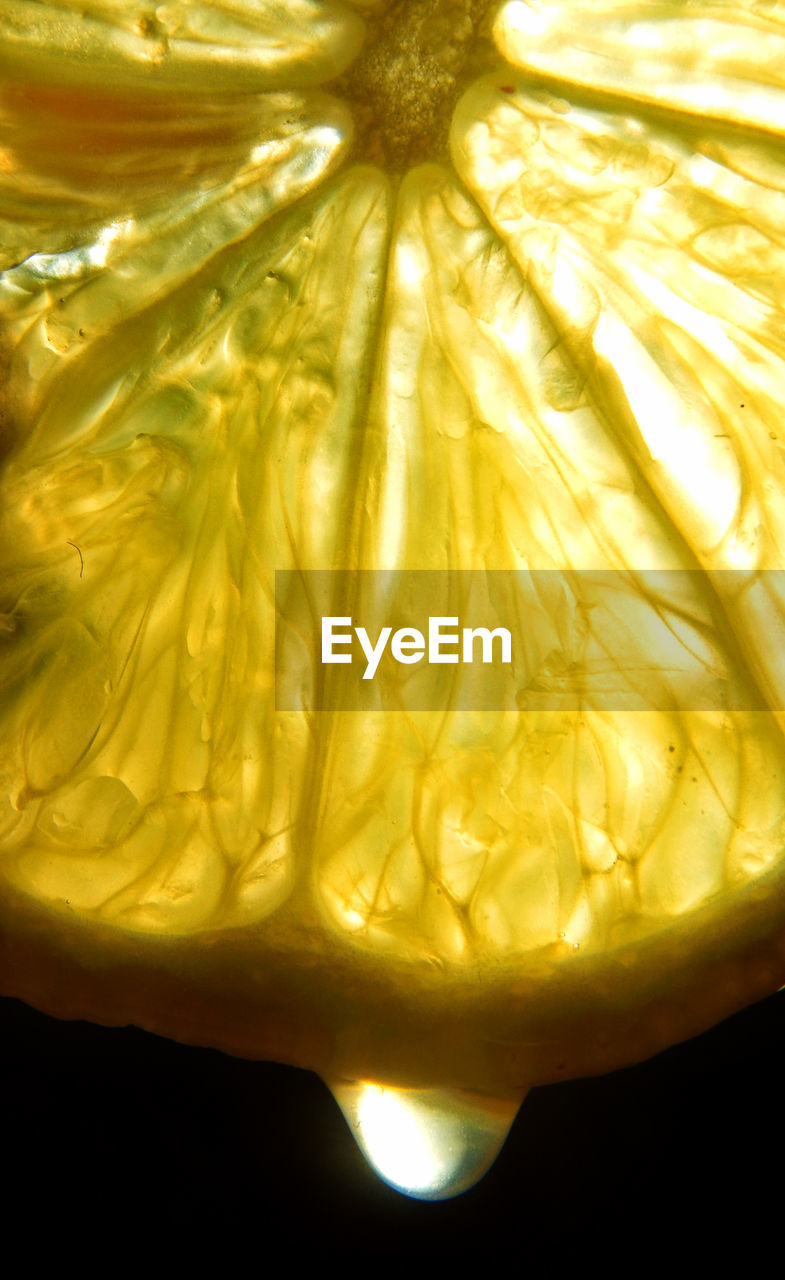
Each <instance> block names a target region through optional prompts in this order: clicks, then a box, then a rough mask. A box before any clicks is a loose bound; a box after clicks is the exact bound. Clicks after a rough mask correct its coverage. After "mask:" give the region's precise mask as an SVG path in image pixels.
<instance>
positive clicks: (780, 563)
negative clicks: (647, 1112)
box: [0, 0, 785, 1197]
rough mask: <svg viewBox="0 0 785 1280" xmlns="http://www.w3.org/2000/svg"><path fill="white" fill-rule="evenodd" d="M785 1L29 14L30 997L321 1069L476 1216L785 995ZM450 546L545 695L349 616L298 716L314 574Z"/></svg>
mask: <svg viewBox="0 0 785 1280" xmlns="http://www.w3.org/2000/svg"><path fill="white" fill-rule="evenodd" d="M784 17H785V9H784V8H783V6H781V5H778V4H771V3H765V4H764V3H761V4H750V5H747V6H746V7H745V8H744V9H743V10H740V9H739V8H738V6H736V5H732V4H721V3H720V4H716V5H713V6H712V10H711V14H710V16H708V17H707V16H706V13H705V6H701V5H700V4H697V3H695V4H690V3H687V4H680V5H672V6H667V5H662V4H661V3H653V2H649V0H639V2H638V3H636V4H632V5H631V4H627V3H625V4H624V5H621V4H618V3H615V2H613V0H597V2H596V3H588V4H585V5H582V6H581V8H580V11H579V12H576V11H575V10H574V8H573V7H572V6H570V5H569V4H568V3H566V0H565V2H564V3H556V2H554V3H550V4H549V3H531V4H525V5H524V4H520V3H517V2H516V0H512V2H511V3H508V4H501V5H491V4H483V3H479V2H475V0H457V2H453V0H411V3H407V2H406V0H400V3H397V4H394V5H393V6H391V7H382V6H377V5H373V4H367V5H359V4H358V5H356V6H354V7H352V6H341V5H338V4H335V5H332V4H330V5H327V4H325V5H316V4H301V3H296V2H293V3H291V4H290V3H289V2H288V0H287V2H286V3H283V2H282V0H281V2H279V3H269V4H266V3H261V2H252V0H247V2H246V3H237V2H234V3H232V4H223V3H219V2H216V3H212V4H206V3H196V2H194V3H190V4H188V3H184V2H181V3H173V4H171V5H164V6H158V7H156V9H155V10H154V11H153V10H151V11H150V13H149V14H147V13H141V14H140V11H139V7H138V6H135V5H134V6H132V5H130V4H126V3H125V2H124V0H93V2H92V3H91V4H90V5H88V6H85V5H84V3H81V2H80V3H79V4H78V5H77V4H75V3H74V4H72V3H70V2H69V0H60V2H59V3H46V4H40V3H31V2H29V0H11V3H10V4H8V5H7V6H6V7H5V8H4V12H3V15H2V17H0V36H2V44H0V71H2V73H3V82H2V98H1V99H0V120H2V125H3V137H2V140H1V145H2V151H0V192H1V193H2V204H0V224H1V225H2V234H0V244H2V246H3V248H2V250H1V251H0V253H1V254H2V256H1V257H0V268H2V274H0V324H1V325H2V330H1V332H2V339H1V341H2V346H1V347H0V353H1V359H2V370H3V374H2V386H1V387H0V420H1V421H2V436H1V437H0V438H1V439H2V446H3V453H4V461H3V471H2V478H1V480H0V485H1V488H0V492H1V493H2V507H1V509H0V522H1V524H2V529H1V532H0V582H1V583H2V591H3V598H2V600H0V724H1V726H2V728H1V731H0V777H2V787H1V788H0V875H2V877H3V894H2V904H1V906H0V910H2V924H3V928H4V930H5V931H6V932H7V934H8V936H9V938H10V939H11V940H12V941H11V944H10V946H9V949H8V954H7V958H6V960H5V961H4V969H3V973H2V982H3V989H4V990H5V991H6V992H8V993H12V994H17V995H20V996H22V997H24V998H25V999H27V1000H29V1001H30V1002H31V1003H34V1004H36V1005H38V1006H39V1007H41V1008H43V1009H46V1010H48V1011H50V1012H54V1013H57V1014H60V1015H61V1016H70V1017H75V1016H82V1017H89V1018H93V1019H96V1020H101V1021H113V1022H126V1021H135V1022H137V1023H139V1024H140V1025H143V1026H146V1027H149V1028H152V1029H155V1030H158V1031H161V1032H163V1033H164V1034H167V1035H170V1036H173V1037H179V1038H182V1039H184V1040H191V1041H198V1042H203V1043H209V1044H215V1045H218V1046H220V1047H222V1048H225V1049H228V1050H230V1051H232V1052H235V1053H241V1054H247V1055H250V1056H254V1057H258V1058H264V1057H269V1058H273V1059H278V1060H280V1061H286V1062H291V1063H293V1064H296V1065H301V1066H306V1067H310V1068H313V1069H315V1070H318V1071H319V1072H320V1073H321V1074H322V1075H323V1076H324V1077H325V1078H326V1079H328V1080H329V1081H330V1082H331V1084H332V1086H333V1088H334V1091H335V1093H336V1096H338V1097H339V1100H340V1101H341V1104H342V1105H343V1106H344V1109H345V1110H346V1112H347V1114H348V1115H349V1116H350V1119H351V1122H352V1123H353V1124H354V1125H355V1127H359V1130H360V1134H361V1139H362V1142H363V1145H364V1147H365V1149H366V1151H367V1152H368V1154H369V1156H370V1157H371V1158H372V1159H373V1160H375V1161H376V1163H377V1164H379V1166H380V1168H381V1171H382V1172H383V1175H384V1176H386V1177H388V1178H389V1179H390V1180H391V1181H392V1182H393V1183H394V1184H395V1185H397V1186H399V1187H401V1188H402V1189H404V1190H407V1191H409V1192H410V1193H412V1194H417V1195H423V1196H426V1197H429V1196H434V1195H443V1194H450V1193H455V1192H456V1191H457V1190H461V1189H463V1188H464V1187H465V1186H466V1185H467V1184H468V1182H470V1181H471V1180H472V1179H474V1178H476V1177H477V1176H479V1175H480V1174H481V1172H482V1170H483V1169H484V1168H485V1167H486V1166H487V1163H488V1159H489V1158H490V1157H491V1155H492V1153H493V1151H495V1150H496V1149H497V1148H498V1145H499V1142H500V1141H501V1138H502V1136H503V1133H504V1131H505V1128H506V1126H507V1125H508V1124H509V1122H510V1120H511V1117H512V1115H513V1114H514V1111H515V1107H516V1106H517V1104H518V1102H519V1101H520V1098H521V1097H522V1095H523V1093H524V1092H525V1091H526V1089H528V1088H529V1087H530V1086H531V1085H533V1084H536V1083H540V1082H544V1081H548V1080H551V1079H554V1078H559V1077H562V1076H565V1075H578V1074H582V1073H587V1072H596V1071H600V1070H605V1069H608V1068H610V1067H613V1066H617V1065H620V1064H621V1063H624V1062H629V1061H633V1060H636V1059H639V1058H641V1057H644V1056H646V1055H647V1054H650V1053H652V1052H654V1051H656V1050H657V1049H658V1048H661V1047H662V1046H664V1045H666V1044H668V1043H672V1042H674V1041H675V1040H678V1039H680V1038H683V1037H684V1036H687V1035H689V1034H692V1033H693V1032H695V1031H697V1030H698V1029H700V1028H702V1027H705V1026H708V1025H710V1024H711V1023H712V1022H714V1021H716V1020H717V1019H718V1018H720V1017H722V1016H724V1015H725V1014H727V1013H728V1012H730V1011H732V1010H733V1009H735V1008H738V1007H740V1006H741V1005H743V1004H744V1003H746V1002H749V1001H751V1000H753V999H755V998H756V997H757V996H759V995H763V994H765V993H767V992H769V991H771V990H773V989H775V988H776V987H777V985H778V984H780V983H781V982H782V981H783V970H784V969H785V939H784V938H783V908H782V905H781V903H782V887H783V886H782V877H783V864H782V848H783V843H784V842H785V746H784V745H783V739H782V728H783V721H782V709H783V707H785V701H784V699H785V658H784V657H783V654H785V646H784V645H783V640H785V579H784V578H783V577H782V574H781V572H780V571H781V570H783V569H785V497H784V496H783V495H785V464H783V454H782V444H781V440H780V433H781V420H782V409H783V405H784V404H785V348H784V347H783V341H782V310H783V306H782V302H783V296H784V295H783V282H784V281H785V257H784V255H783V245H782V234H781V227H782V215H783V208H784V207H785V205H784V204H783V202H784V201H785V194H784V193H785V167H783V158H782V157H783V152H782V141H781V133H782V129H783V127H785V120H784V118H783V112H784V110H785V107H784V105H783V104H785V92H783V90H784V89H785V86H784V85H783V73H782V71H781V67H782V66H783V65H785V64H784V63H783V61H782V59H781V58H779V56H778V51H780V52H781V46H782V44H783V38H784V37H783V31H784V30H785V28H784V27H783V19H784ZM416 574H426V575H435V576H433V577H430V578H427V579H426V581H427V582H428V583H436V582H441V583H442V584H443V585H444V590H445V591H446V592H447V595H446V597H445V599H446V601H447V603H446V604H445V605H444V607H443V609H442V606H441V605H440V606H439V609H440V612H442V611H444V612H446V613H450V614H451V613H452V611H453V610H452V607H451V606H450V607H448V605H449V602H450V601H453V603H455V601H457V602H458V604H459V605H461V606H464V605H467V603H468V599H469V597H468V594H467V592H468V587H467V586H466V583H467V582H468V581H469V579H470V578H471V579H472V581H477V580H478V578H479V580H480V581H481V583H483V584H485V585H484V586H483V587H482V590H483V591H485V593H486V594H485V595H484V597H483V599H484V601H485V603H486V604H487V605H488V607H490V603H491V601H492V600H496V599H497V596H498V595H499V592H501V595H502V596H503V595H504V592H505V591H506V592H507V595H508V597H509V599H508V604H510V600H511V601H512V604H510V607H511V608H513V609H516V608H517V609H518V611H519V613H522V614H523V615H524V618H525V625H524V626H523V632H524V637H525V645H524V648H525V650H526V653H525V661H523V666H522V667H519V668H516V670H517V671H518V672H519V674H520V672H521V671H522V672H523V674H522V675H521V677H520V678H521V680H522V681H523V683H522V685H521V686H520V689H522V690H523V693H522V694H521V696H520V697H519V698H518V700H517V701H516V702H514V704H513V705H507V704H500V705H496V704H493V705H491V706H490V707H489V706H485V705H483V706H477V705H475V703H473V702H472V697H471V694H470V684H469V683H468V682H469V681H470V674H469V673H467V671H466V670H465V669H460V670H458V669H457V668H456V670H455V673H454V676H451V678H450V679H449V680H448V681H446V683H443V684H442V685H439V686H438V690H440V692H439V696H438V697H437V698H436V701H435V702H434V703H433V704H429V705H428V706H427V707H425V708H423V706H422V705H419V704H418V705H415V706H410V705H408V704H407V703H406V699H405V697H404V693H403V690H404V689H405V687H406V686H404V684H403V683H402V681H401V680H400V679H398V681H397V683H396V681H395V680H393V681H392V682H391V683H390V682H388V687H389V688H390V689H391V690H392V695H393V696H392V702H391V703H389V704H384V705H381V704H380V705H378V706H371V707H366V708H365V709H363V710H361V711H357V710H352V709H351V707H350V706H349V705H348V704H347V702H346V701H345V700H343V699H344V693H343V692H342V690H343V691H344V692H345V687H346V686H345V683H342V682H341V680H340V679H338V680H336V681H332V682H328V683H325V678H324V673H323V672H322V671H321V670H320V661H319V650H318V644H317V640H316V636H317V632H316V630H311V629H310V628H309V625H308V624H306V625H305V626H299V630H298V629H297V628H296V627H295V628H294V632H295V640H296V643H294V645H293V651H295V650H296V653H297V655H298V656H297V658H296V664H295V666H294V668H292V669H293V670H294V672H295V677H296V678H293V679H294V688H295V696H294V701H293V702H290V703H286V705H285V706H284V705H283V704H282V703H281V701H280V697H279V700H278V701H276V698H277V695H279V694H280V689H279V688H277V684H276V681H277V677H278V676H279V674H280V671H279V668H280V662H281V658H280V655H281V653H282V652H283V649H282V644H283V642H282V638H281V637H282V632H283V631H285V626H284V624H285V623H287V624H288V625H289V629H290V631H291V630H292V627H293V623H292V618H291V617H289V618H283V617H282V610H283V611H284V612H285V610H284V606H283V604H282V597H281V596H280V594H279V595H277V594H276V585H277V582H285V583H298V582H299V583H305V587H306V602H308V601H310V602H311V603H312V602H313V600H314V598H315V597H314V596H313V592H314V591H316V586H315V583H316V581H317V578H318V575H322V576H323V579H324V581H325V582H326V583H327V588H326V590H327V596H326V597H325V599H327V600H328V601H329V603H330V609H331V610H332V611H333V613H334V614H335V615H336V616H344V615H349V614H351V613H356V612H357V610H358V609H359V610H363V609H371V608H372V597H373V596H374V592H375V591H376V589H377V585H378V583H379V582H380V581H382V580H384V581H394V582H397V583H399V584H400V583H404V586H405V589H404V587H400V589H399V588H396V590H397V591H398V594H397V595H396V594H395V593H394V592H393V594H392V595H391V594H389V593H388V594H387V595H386V596H385V604H386V606H387V607H389V608H390V609H392V610H395V611H398V612H400V611H401V610H404V606H405V604H406V600H407V599H408V597H407V595H406V592H407V591H408V590H410V588H411V583H412V582H413V581H414V579H413V578H412V577H411V576H408V577H407V575H416ZM598 574H599V575H600V576H601V575H603V574H604V575H606V580H605V581H606V585H607V581H612V583H613V584H614V587H613V598H612V600H610V601H609V597H608V595H607V592H606V594H604V595H603V594H602V593H600V594H598V590H599V588H598V586H597V583H598V578H597V575H598ZM313 575H316V577H314V576H313ZM324 575H326V577H324ZM347 575H348V577H347ZM358 575H360V576H358ZM369 575H370V576H369ZM374 575H376V576H374ZM380 575H381V576H380ZM385 575H387V577H385ZM390 575H393V576H392V578H391V577H390ZM396 575H398V576H396ZM494 575H497V576H496V577H494ZM657 575H665V577H658V576H657ZM319 580H320V581H321V580H322V579H319ZM502 580H503V581H504V582H505V583H506V584H507V585H506V586H505V587H504V589H502V588H498V590H497V588H496V587H494V588H493V591H492V590H491V585H492V584H493V583H497V582H499V581H502ZM522 581H525V582H526V583H527V584H528V585H527V586H526V589H525V591H524V592H523V595H521V594H520V584H521V582H522ZM347 584H348V585H347ZM369 584H370V585H369ZM374 584H377V585H374ZM488 584H491V585H488ZM513 588H514V589H513ZM494 592H495V593H496V594H494ZM309 593H311V594H309ZM516 593H517V594H516ZM429 598H430V603H431V606H432V611H433V610H435V609H436V604H437V601H438V599H439V598H440V597H439V595H438V589H437V588H436V587H434V588H433V589H431V587H430V586H429V587H428V589H427V591H425V596H424V598H422V599H421V603H422V604H423V605H427V604H428V599H429ZM288 607H289V604H288V597H287V604H286V608H288ZM456 607H457V605H456ZM404 611H405V610H404ZM321 613H322V615H324V609H322V610H321ZM298 625H299V624H298ZM603 627H604V628H605V629H604V630H603ZM287 643H288V642H287ZM287 652H288V651H287ZM685 655H688V656H689V660H690V661H691V662H694V663H695V664H696V666H697V669H699V671H700V672H701V673H702V674H701V678H702V679H703V678H704V677H705V681H708V682H709V684H710V685H711V688H712V689H713V690H714V693H713V694H712V698H711V699H710V700H709V701H708V702H706V703H695V702H694V701H693V702H687V703H684V702H683V701H682V702H680V701H679V699H678V697H676V695H675V693H674V687H675V686H674V685H673V672H674V671H675V670H676V669H677V668H678V669H679V670H680V669H681V668H680V667H679V663H681V662H682V660H683V659H684V660H685V661H686V659H685ZM598 672H599V673H600V675H601V677H602V680H605V679H606V677H607V678H610V677H612V680H613V681H614V682H616V683H615V684H614V689H615V690H616V694H618V680H619V679H621V676H620V674H619V673H620V672H623V673H624V681H626V683H625V684H624V689H625V691H627V690H628V687H634V692H635V695H636V697H637V699H638V701H637V702H636V703H635V704H634V706H633V707H632V708H631V707H630V706H629V705H628V704H627V702H625V701H624V699H623V698H622V699H621V700H617V701H613V699H612V700H611V702H610V703H609V702H608V701H607V700H605V701H603V698H602V697H600V696H599V695H598V692H597V690H598V685H597V679H598ZM630 673H633V674H632V675H631V674H630ZM630 682H632V684H631V685H630ZM603 687H605V686H603ZM701 687H702V688H703V685H702V686H701ZM543 689H545V690H546V692H548V696H549V697H550V698H551V700H550V701H547V700H546V703H545V705H540V704H537V703H536V700H535V702H532V700H531V697H530V695H532V694H534V693H536V692H538V691H539V692H541V691H542V690H543ZM519 692H520V690H519ZM556 693H558V698H557V697H556ZM524 695H525V696H524ZM614 696H616V695H614ZM396 699H397V701H396ZM403 1088H405V1089H407V1090H409V1092H407V1093H406V1094H405V1095H404V1094H402V1093H400V1092H395V1091H394V1090H395V1089H399V1090H400V1089H403ZM391 1090H392V1091H391ZM456 1091H457V1092H456ZM385 1098H386V1101H385ZM483 1098H484V1099H485V1101H484V1102H483V1101H481V1099H483ZM402 1100H403V1101H402ZM388 1103H389V1104H390V1106H391V1108H392V1111H391V1112H390V1113H389V1114H388V1112H387V1111H385V1107H387V1104H388ZM401 1107H403V1108H404V1110H403V1111H402V1110H401ZM388 1110H389V1109H388ZM390 1114H391V1115H392V1121H391V1122H390V1119H389V1115H390ZM408 1125H411V1131H412V1133H413V1134H419V1135H420V1137H419V1138H417V1140H416V1141H415V1138H414V1137H413V1138H412V1140H411V1142H409V1143H408V1144H405V1148H406V1151H408V1153H409V1155H411V1152H412V1151H414V1152H416V1151H418V1150H420V1148H421V1147H422V1151H423V1152H425V1151H426V1149H427V1151H428V1152H431V1155H430V1156H427V1157H426V1155H422V1159H421V1160H420V1163H419V1166H418V1167H417V1168H415V1169H413V1168H411V1167H409V1166H407V1165H406V1163H405V1161H404V1163H403V1164H402V1163H401V1159H400V1158H399V1155H397V1154H396V1153H395V1151H394V1150H393V1147H392V1146H391V1143H392V1138H390V1137H384V1134H395V1133H396V1132H397V1133H398V1134H400V1133H401V1132H403V1131H407V1130H406V1126H408ZM380 1134H381V1135H382V1137H381V1138H380V1137H379V1135H380ZM428 1134H430V1135H431V1136H430V1137H428V1136H427V1135H428ZM423 1135H425V1137H423ZM421 1138H422V1142H421V1141H420V1139H421ZM426 1139H427V1140H426ZM418 1144H419V1145H418ZM380 1147H381V1149H382V1155H381V1156H379V1155H378V1149H379V1148H380ZM440 1151H447V1152H451V1153H453V1155H452V1156H451V1157H450V1158H449V1159H448V1158H447V1157H445V1158H444V1159H442V1156H441V1155H439V1156H438V1158H437V1155H434V1154H433V1153H434V1152H436V1153H438V1152H440ZM456 1151H458V1152H459V1156H460V1158H453V1157H454V1153H455V1152H456ZM375 1152H376V1153H377V1154H374V1153H375ZM467 1152H469V1153H470V1154H471V1153H474V1155H476V1157H477V1158H476V1159H474V1157H473V1156H472V1158H471V1159H470V1158H468V1157H467V1154H466V1153H467ZM428 1160H431V1164H430V1165H429V1164H428ZM423 1162H424V1163H423Z"/></svg>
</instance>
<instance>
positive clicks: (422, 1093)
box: [326, 1080, 523, 1200]
mask: <svg viewBox="0 0 785 1280" xmlns="http://www.w3.org/2000/svg"><path fill="white" fill-rule="evenodd" d="M326 1083H327V1085H328V1088H329V1089H330V1091H331V1092H332V1094H333V1097H334V1098H335V1100H336V1102H337V1103H338V1106H339V1107H340V1108H341V1110H342V1112H343V1114H344V1116H345V1118H346V1122H347V1124H348V1125H349V1128H350V1130H351V1132H352V1134H353V1135H354V1138H355V1140H356V1142H357V1145H358V1146H359V1148H360V1150H361V1151H362V1153H363V1155H364V1156H365V1158H366V1160H367V1161H368V1163H369V1164H370V1166H371V1168H372V1169H373V1170H374V1171H375V1172H376V1173H378V1175H379V1177H380V1178H381V1179H382V1180H383V1181H384V1182H386V1183H387V1184H388V1185H389V1186H391V1187H394V1189H395V1190H396V1191H400V1192H402V1194H403V1195H406V1196H412V1197H413V1198H414V1199H416V1200H448V1199H450V1198H451V1197H452V1196H457V1195H460V1194H461V1192H462V1191H468V1190H469V1188H470V1187H473V1186H474V1184H475V1183H476V1182H479V1180H480V1178H481V1177H482V1176H483V1174H484V1173H486V1172H487V1171H488V1169H489V1168H490V1167H491V1165H492V1164H493V1162H494V1160H495V1159H496V1157H497V1155H498V1154H499V1151H500V1150H501V1148H502V1145H503V1143H504V1140H505V1138H506V1137H507V1134H508V1133H509V1130H510V1126H511V1125H512V1122H513V1120H514V1119H515V1116H516V1115H517V1113H518V1108H519V1107H520V1104H521V1102H522V1101H523V1095H521V1097H520V1098H518V1099H515V1100H512V1101H511V1100H508V1099H499V1098H489V1097H485V1096H484V1095H482V1094H477V1093H468V1092H465V1091H463V1090H461V1089H401V1088H394V1087H390V1086H389V1085H380V1084H375V1083H371V1082H369V1081H366V1080H356V1081H329V1080H328V1081H327V1082H326Z"/></svg>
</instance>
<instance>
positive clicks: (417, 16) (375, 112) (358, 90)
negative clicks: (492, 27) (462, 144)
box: [335, 0, 492, 170]
mask: <svg viewBox="0 0 785 1280" xmlns="http://www.w3.org/2000/svg"><path fill="white" fill-rule="evenodd" d="M489 8H490V2H489V0H395V2H394V3H393V4H391V5H390V6H389V8H386V9H385V12H384V14H383V15H382V16H380V17H378V18H376V19H375V20H374V19H371V20H369V22H368V30H367V35H366V39H365V44H364V47H363V50H362V52H361V54H360V56H359V58H358V59H357V61H356V62H355V63H354V64H353V66H352V67H351V68H350V69H349V71H348V72H346V73H345V75H343V76H342V77H341V78H340V81H338V82H336V86H335V87H336V88H337V89H338V91H339V92H340V93H341V94H342V95H344V96H346V97H347V98H349V99H350V100H351V102H352V104H353V107H354V116H355V124H356V129H357V141H358V148H359V150H360V151H361V152H362V156H363V158H364V159H367V160H370V161H372V162H374V163H377V164H383V165H384V166H385V167H386V168H388V169H397V170H401V169H404V168H407V167H409V166H410V165H412V164H417V163H418V162H420V161H423V160H430V159H437V158H439V156H441V155H443V154H446V150H447V135H448V131H449V125H450V119H451V116H452V111H453V107H454V105H455V102H456V99H457V98H458V96H459V94H460V93H461V92H462V91H463V89H464V87H465V86H466V85H468V83H469V82H470V81H471V80H472V79H473V78H475V77H476V76H477V75H478V74H480V73H481V72H482V71H483V70H485V69H487V67H488V66H489V64H490V62H491V56H492V46H491V44H490V40H489V39H488V38H486V37H485V35H484V33H483V28H484V19H485V15H486V11H487V10H488V9H489Z"/></svg>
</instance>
